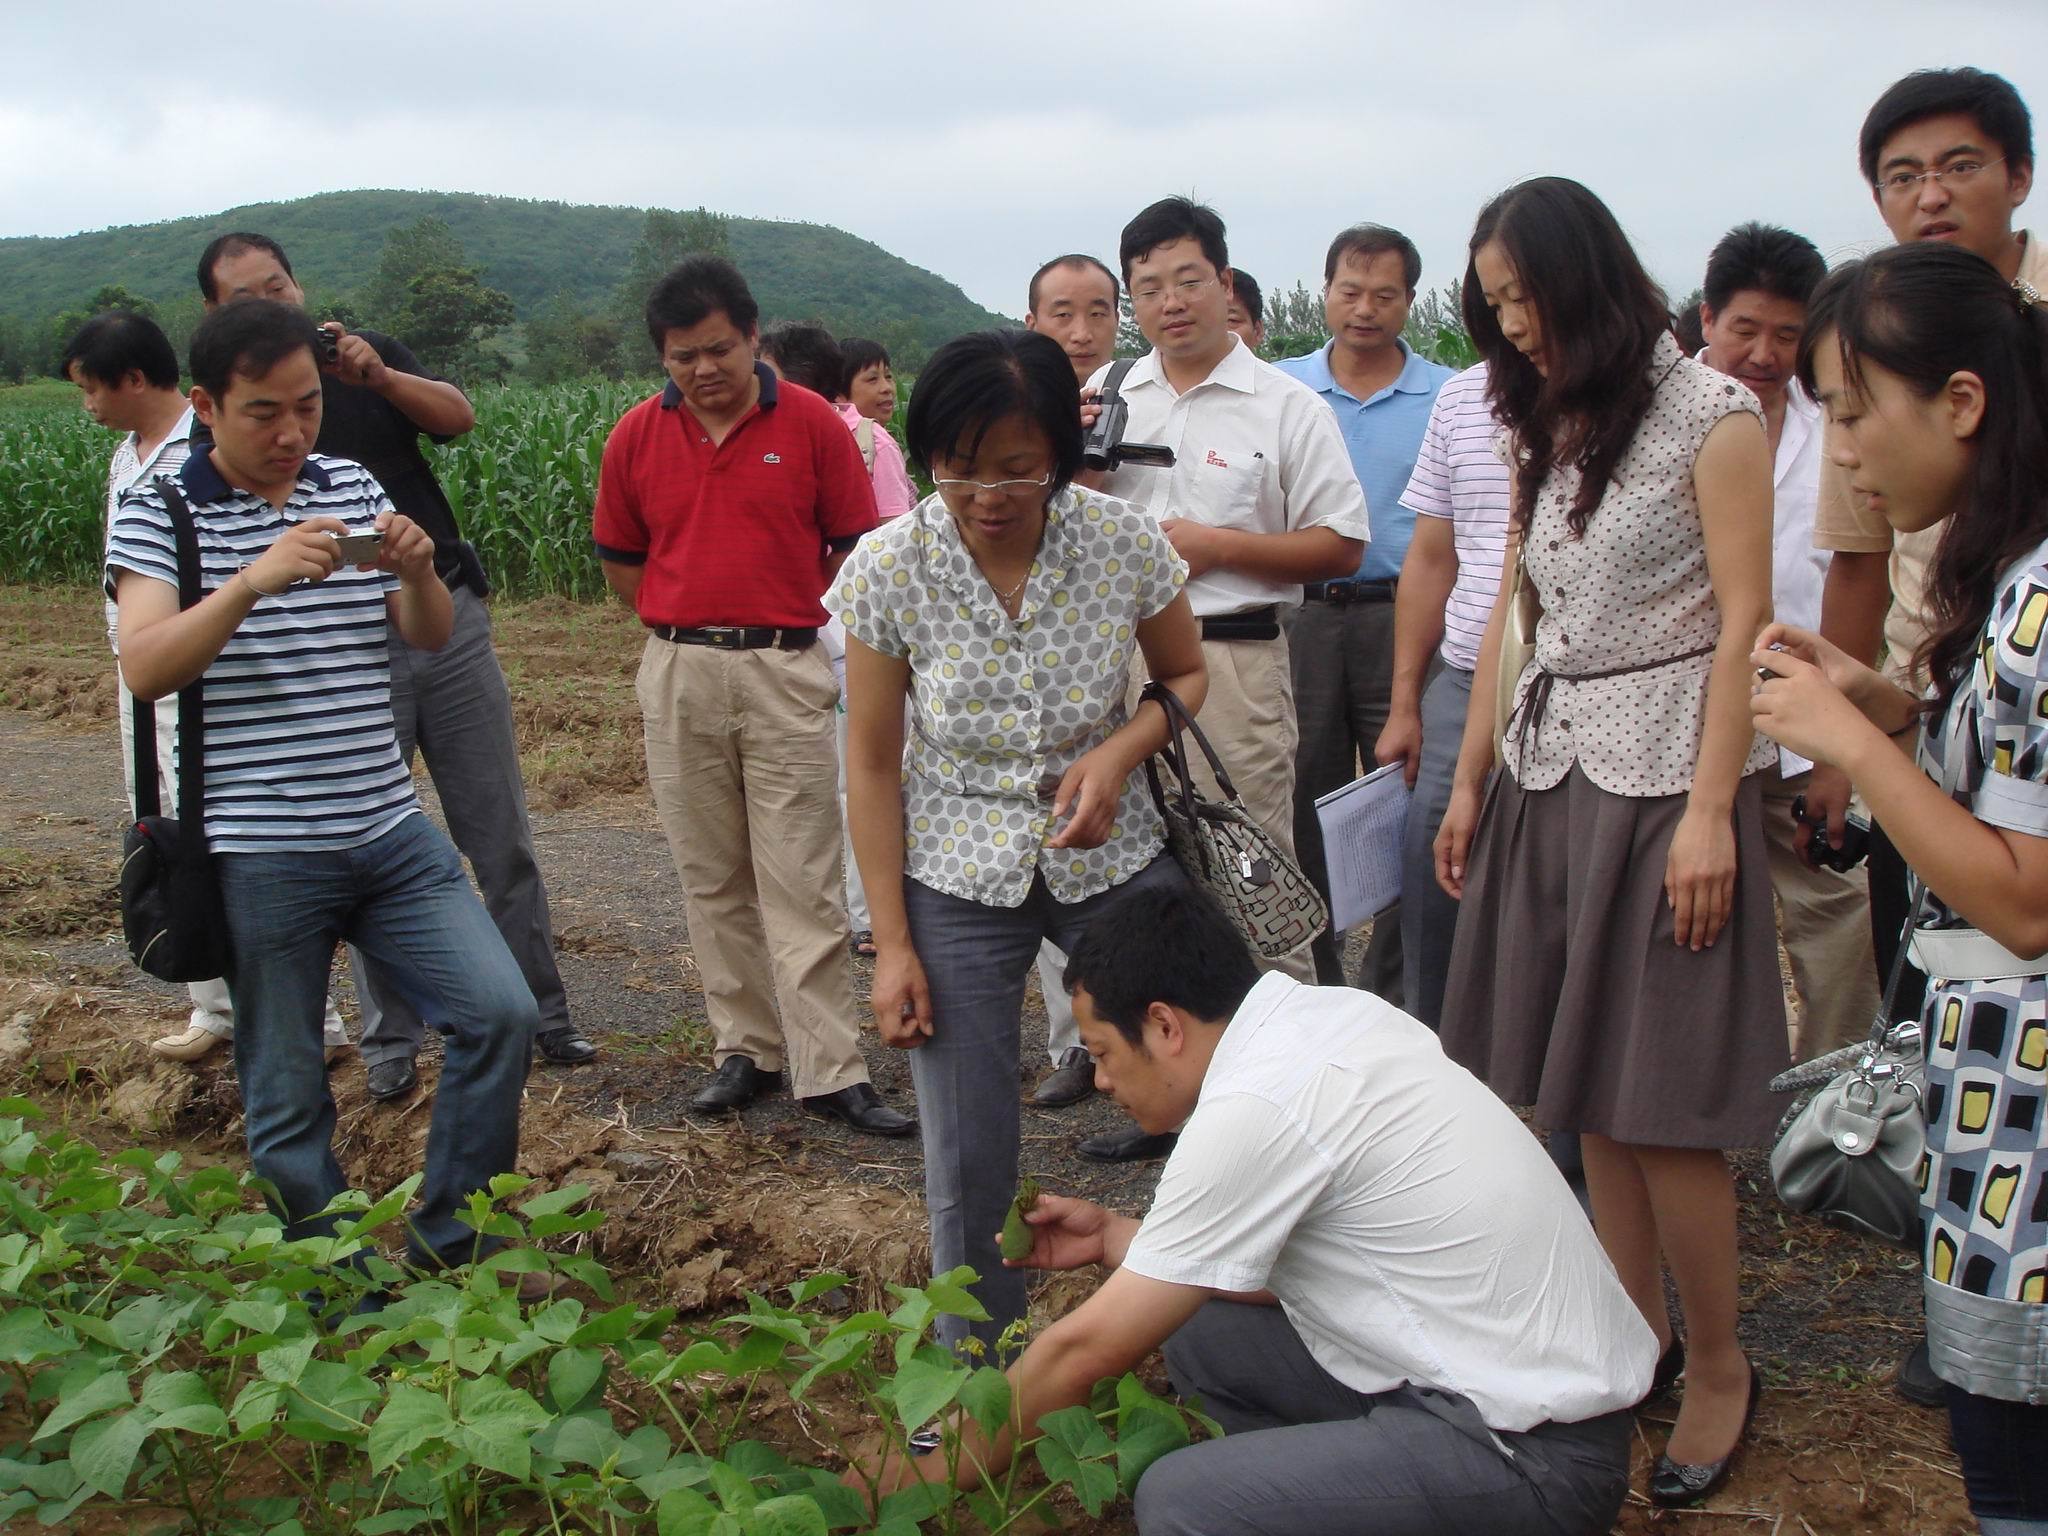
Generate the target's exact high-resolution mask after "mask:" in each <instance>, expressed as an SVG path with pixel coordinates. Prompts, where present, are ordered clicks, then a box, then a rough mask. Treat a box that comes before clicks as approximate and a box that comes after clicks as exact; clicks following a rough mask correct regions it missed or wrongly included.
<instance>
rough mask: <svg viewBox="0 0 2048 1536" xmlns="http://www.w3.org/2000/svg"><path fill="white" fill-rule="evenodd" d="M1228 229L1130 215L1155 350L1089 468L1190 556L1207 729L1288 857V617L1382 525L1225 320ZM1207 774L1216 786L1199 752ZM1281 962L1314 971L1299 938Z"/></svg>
mask: <svg viewBox="0 0 2048 1536" xmlns="http://www.w3.org/2000/svg"><path fill="white" fill-rule="evenodd" d="M1223 233H1224V232H1223V221H1222V220H1221V219H1220V218H1218V217H1217V216H1216V214H1215V212H1214V211H1213V210H1211V209H1209V208H1205V207H1202V206H1201V205H1200V204H1198V203H1193V202H1190V201H1189V200H1188V199H1186V198H1184V197H1169V198H1164V199H1162V200H1160V201H1159V202H1156V203H1154V204H1153V205H1152V206H1151V207H1149V208H1147V209H1146V210H1145V211H1144V212H1143V213H1141V214H1139V215H1138V216H1137V217H1136V218H1135V219H1133V220H1131V222H1130V223H1129V224H1127V225H1125V226H1124V231H1123V238H1122V240H1121V242H1120V243H1119V249H1118V255H1119V257H1120V259H1121V261H1122V264H1123V274H1124V282H1125V284H1126V286H1128V287H1129V289H1130V292H1131V308H1132V312H1133V313H1134V314H1135V315H1136V317H1137V321H1138V329H1139V330H1141V331H1142V332H1143V333H1144V336H1145V339H1146V340H1147V341H1149V342H1150V343H1151V344H1152V350H1151V351H1150V352H1149V353H1147V354H1146V355H1145V356H1144V357H1142V358H1140V359H1138V361H1137V362H1136V363H1135V364H1134V365H1132V366H1131V368H1130V369H1129V371H1128V373H1127V374H1126V375H1125V376H1124V377H1123V378H1122V379H1121V381H1120V382H1119V386H1118V391H1117V393H1118V394H1119V395H1120V397H1121V399H1122V401H1123V403H1124V405H1125V407H1126V409H1127V412H1128V415H1127V417H1126V419H1125V421H1124V422H1123V423H1122V427H1121V431H1120V432H1119V431H1118V430H1117V428H1116V426H1115V425H1114V424H1113V422H1112V421H1111V420H1109V419H1108V418H1109V416H1110V415H1111V414H1112V413H1113V412H1112V413H1105V415H1104V416H1101V417H1098V418H1097V420H1096V422H1095V429H1094V432H1093V433H1092V434H1091V436H1092V438H1093V439H1094V443H1095V444H1101V446H1102V447H1103V448H1104V449H1106V452H1103V453H1102V454H1101V455H1100V457H1101V458H1102V459H1103V461H1105V462H1106V463H1107V464H1108V465H1109V467H1108V468H1107V469H1106V470H1105V471H1104V472H1102V473H1101V474H1100V475H1099V476H1095V477H1087V478H1091V479H1093V481H1094V483H1095V484H1097V485H1098V486H1099V487H1100V488H1101V489H1102V490H1105V491H1107V492H1109V494H1111V495H1112V496H1121V497H1123V498H1124V499H1125V500H1127V501H1133V502H1136V503H1137V504H1138V505H1140V506H1144V507H1149V508H1151V509H1152V511H1153V512H1154V513H1155V514H1157V516H1158V517H1159V519H1160V523H1161V525H1162V526H1163V527H1164V528H1165V530H1166V535H1167V537H1168V539H1170V540H1171V541H1172V543H1173V547H1174V549H1175V550H1176V551H1177V552H1178V553H1179V555H1180V557H1181V558H1182V559H1183V560H1185V561H1187V563H1188V584H1187V594H1188V601H1189V603H1190V604H1191V605H1192V606H1193V608H1194V611H1195V617H1196V618H1198V619H1199V620H1200V621H1201V624H1202V653H1203V657H1204V659H1205V660H1206V661H1207V663H1208V667H1209V696H1208V699H1207V700H1206V701H1205V702H1204V703H1203V705H1202V730H1203V732H1204V734H1206V735H1207V736H1208V738H1209V740H1210V742H1211V743H1212V744H1213V745H1214V746H1215V748H1216V750H1217V752H1218V754H1219V755H1221V757H1222V758H1223V762H1224V765H1225V767H1227V768H1228V769H1229V771H1230V776H1231V779H1232V781H1233V782H1234V783H1235V784H1236V786H1237V790H1238V793H1239V795H1240V796H1241V797H1242V799H1243V801H1244V804H1245V809H1246V810H1248V811H1249V812H1250V813H1251V815H1252V816H1253V818H1254V819H1255V820H1256V821H1257V822H1258V823H1259V825H1260V826H1261V827H1263V828H1265V830H1266V832H1267V833H1268V834H1269V835H1270V836H1271V837H1272V838H1273V840H1274V842H1276V843H1277V844H1278V845H1279V846H1280V847H1281V848H1282V849H1284V850H1286V852H1287V853H1288V855H1289V856H1290V857H1292V855H1293V852H1294V756H1295V746H1296V743H1297V740H1298V733H1297V730H1296V726H1295V719H1294V685H1293V682H1292V680H1291V677H1290V673H1289V667H1288V655H1287V639H1286V636H1285V635H1284V634H1283V633H1282V632H1281V628H1280V618H1281V614H1282V611H1283V610H1285V609H1290V608H1294V607H1298V606H1299V605H1300V603H1301V600H1302V592H1301V589H1302V584H1303V583H1304V582H1311V581H1328V580H1333V579H1335V578H1337V577H1342V576H1349V575H1350V574H1351V573H1352V572H1354V571H1355V570H1357V569H1358V560H1359V555H1360V553H1361V552H1362V551H1363V550H1364V548H1365V545H1366V542H1367V540H1369V539H1370V538H1371V536H1372V534H1371V530H1370V527H1369V525H1368V523H1367V521H1366V506H1365V493H1364V492H1363V491H1362V490H1361V489H1360V488H1359V484H1358V476H1357V475H1356V474H1355V473H1353V471H1352V468H1351V458H1350V455H1349V454H1348V453H1347V452H1346V451H1345V448H1344V438H1343V434H1342V433H1341V432H1340V431H1339V430H1338V427H1337V418H1336V417H1335V416H1334V415H1332V414H1331V412H1330V409H1329V407H1328V406H1326V405H1324V404H1323V402H1322V401H1321V400H1320V399H1319V398H1317V396H1316V393H1315V391H1314V390H1312V389H1310V388H1309V387H1308V386H1307V385H1306V384H1303V383H1302V382H1301V381H1300V380H1298V379H1292V378H1289V377H1288V376H1287V375H1286V374H1284V373H1282V372H1281V371H1280V370H1279V369H1278V368H1275V367H1274V366H1273V365H1272V364H1271V363H1267V362H1262V361H1260V359H1259V358H1257V357H1255V356H1254V355H1253V354H1252V350H1251V348H1249V347H1247V346H1246V345H1245V344H1244V343H1243V342H1242V341H1240V340H1239V339H1238V337H1236V336H1235V335H1233V334H1232V333H1231V330H1230V327H1229V323H1228V315H1229V307H1230V296H1231V270H1230V257H1229V252H1228V250H1227V248H1226V247H1225V244H1224V238H1223ZM1117 366H1120V365H1116V364H1112V365H1110V367H1111V368H1114V367H1117ZM1109 371H1110V369H1109V368H1105V369H1102V370H1100V371H1098V372H1097V373H1096V375H1095V377H1094V378H1093V379H1092V380H1091V381H1090V382H1091V384H1093V385H1095V386H1096V387H1097V388H1100V387H1101V386H1102V385H1103V383H1104V382H1105V380H1106V379H1107V378H1108V376H1109ZM1104 438H1107V439H1108V441H1107V443H1102V440H1103V439H1104ZM1119 438H1121V439H1122V442H1121V443H1119V441H1118V440H1119ZM1092 445H1094V444H1092ZM1134 445H1138V446H1142V445H1155V446H1157V447H1160V448H1165V449H1171V450H1172V453H1173V459H1172V463H1171V467H1170V468H1166V467H1160V466H1159V465H1158V463H1157V462H1156V460H1154V461H1153V462H1151V463H1149V464H1148V463H1146V462H1144V461H1143V458H1142V456H1141V457H1140V458H1137V459H1134V458H1133V456H1132V452H1131V449H1132V447H1133V446H1134ZM1196 773H1197V775H1198V777H1200V778H1201V779H1202V780H1203V781H1204V787H1205V789H1207V790H1208V791H1209V792H1211V793H1214V791H1215V786H1214V785H1213V783H1211V782H1209V775H1208V771H1207V767H1206V765H1197V768H1196ZM1275 968H1276V969H1278V970H1281V971H1284V972H1286V973H1287V974H1288V975H1290V976H1293V977H1294V978H1295V979H1296V980H1298V981H1313V980H1314V979H1315V962H1314V959H1313V957H1312V956H1311V955H1310V953H1309V950H1308V948H1307V947H1306V946H1304V947H1303V948H1302V949H1300V950H1298V951H1297V952H1296V953H1294V954H1292V955H1290V956H1288V957H1287V958H1286V959H1285V960H1283V961H1280V962H1278V963H1277V965H1276V967H1275Z"/></svg>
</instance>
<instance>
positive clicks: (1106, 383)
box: [1096, 357, 1138, 400]
mask: <svg viewBox="0 0 2048 1536" xmlns="http://www.w3.org/2000/svg"><path fill="white" fill-rule="evenodd" d="M1137 366H1138V360H1137V359H1136V358H1135V357H1120V358H1118V359H1117V360H1116V361H1115V362H1113V363H1111V364H1110V365H1109V372H1108V373H1107V374H1106V375H1104V377H1103V380H1102V389H1101V391H1100V392H1099V394H1098V395H1097V397H1096V398H1098V399H1101V400H1108V399H1111V398H1112V397H1114V396H1115V395H1117V394H1118V393H1119V392H1120V391H1121V390H1122V389H1123V383H1124V380H1125V379H1127V378H1129V377H1130V376H1131V370H1132V369H1133V368H1135V367H1137Z"/></svg>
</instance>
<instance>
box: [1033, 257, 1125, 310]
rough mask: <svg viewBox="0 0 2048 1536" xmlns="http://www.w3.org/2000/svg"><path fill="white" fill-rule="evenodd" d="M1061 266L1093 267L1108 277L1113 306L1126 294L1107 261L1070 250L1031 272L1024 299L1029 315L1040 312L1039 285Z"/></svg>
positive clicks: (1110, 300) (1110, 299) (1110, 298)
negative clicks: (1029, 284)
mask: <svg viewBox="0 0 2048 1536" xmlns="http://www.w3.org/2000/svg"><path fill="white" fill-rule="evenodd" d="M1061 267H1093V268H1094V269H1095V270H1096V271H1098V272H1100V273H1101V274H1102V275H1103V276H1104V277H1106V278H1108V279H1109V302H1110V304H1111V305H1112V306H1114V305H1115V304H1117V303H1118V302H1119V301H1120V300H1121V299H1122V298H1123V296H1124V290H1123V285H1122V284H1121V283H1119V282H1118V281H1117V280H1116V274H1115V273H1114V272H1112V271H1110V270H1109V267H1108V266H1107V265H1106V264H1105V263H1103V262H1100V261H1097V260H1096V259H1095V258H1094V257H1093V256H1087V255H1083V254H1082V253H1081V252H1079V251H1069V252H1068V253H1067V254H1066V255H1064V256H1055V257H1053V259H1052V260H1051V261H1048V262H1047V263H1046V264H1045V265H1044V266H1042V267H1040V268H1039V269H1038V270H1037V271H1036V272H1034V273H1032V274H1031V290H1030V292H1029V293H1028V294H1027V295H1026V296H1025V299H1024V312H1025V313H1026V314H1027V315H1035V314H1037V313H1038V285H1039V284H1040V283H1042V282H1044V281H1045V275H1046V273H1048V272H1055V271H1058V270H1059V269H1060V268H1061Z"/></svg>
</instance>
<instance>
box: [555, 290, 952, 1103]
mask: <svg viewBox="0 0 2048 1536" xmlns="http://www.w3.org/2000/svg"><path fill="white" fill-rule="evenodd" d="M759 318H760V309H759V306H757V305H756V304H755V303H754V298H753V295H752V294H751V293H749V292H748V291H747V284H746V280H745V279H744V278H742V277H741V276H740V274H739V272H738V270H737V269H735V268H734V267H733V265H732V263H730V262H728V261H725V260H722V259H720V258H718V257H711V256H694V257H691V258H690V259H689V260H687V261H685V262H683V263H682V264H681V265H680V266H678V267H677V268H675V270H674V271H672V272H670V273H669V274H668V275H667V276H666V277H664V278H663V279H662V280H661V281H660V282H659V283H657V284H655V287H654V292H653V293H652V294H651V295H650V296H649V297H648V300H647V332H648V335H649V336H650V337H651V338H652V339H653V341H654V346H655V349H656V351H658V352H659V353H660V354H661V362H662V367H663V368H664V369H665V370H666V371H667V373H668V376H669V383H668V385H667V387H666V388H664V389H663V390H662V392H661V393H660V394H659V395H656V396H654V397H653V398H652V399H648V400H643V401H641V402H640V404H638V405H636V406H634V407H633V409H632V410H630V411H628V412H627V413H626V414H625V415H624V416H623V417H621V418H620V420H619V424H618V426H617V427H615V428H614V429H613V430H612V435H611V438H610V440H609V441H608V442H606V444H605V449H604V465H603V469H602V471H601V474H600V476H599V480H598V490H597V510H596V513H595V516H594V517H593V519H592V522H593V534H594V537H595V539H596V543H597V552H598V554H599V556H600V557H601V558H602V559H603V561H604V575H605V580H606V581H608V582H609V583H611V587H612V590H613V591H615V592H617V593H618V594H619V596H621V597H623V598H624V599H625V600H626V601H627V602H629V603H631V604H632V605H633V610H634V612H636V613H638V614H639V615H640V621H641V622H642V623H643V624H645V625H646V626H647V627H648V629H649V630H650V631H651V633H650V635H649V637H648V641H647V648H646V650H645V652H644V653H643V654H642V656H641V659H640V674H639V677H638V679H637V682H636V684H635V686H636V689H637V691H638V693H639V696H640V713H641V718H642V721H643V724H644V728H645V731H646V737H647V779H648V784H649V786H650V787H651V788H652V789H653V791H654V806H655V811H656V813H657V814H658V815H659V816H660V817H661V825H662V831H663V832H664V833H666V834H667V836H668V844H669V850H670V852H671V853H672V854H673V855H674V858H675V862H676V873H677V874H678V875H680V876H681V877H682V882H683V898H684V916H685V918H686V919H687V921H688V923H689V928H690V948H691V952H692V954H693V955H694V957H695V959H696V962H697V971H698V974H699V975H700V976H701V977H702V978H703V987H704V1006H705V1010H706V1011H707V1012H708V1013H709V1014H710V1016H711V1031H712V1037H713V1040H714V1043H715V1047H716V1062H717V1070H716V1071H715V1072H714V1073H713V1075H712V1078H711V1080H710V1082H709V1083H708V1084H706V1085H705V1087H704V1088H703V1090H702V1091H701V1092H699V1093H698V1095H697V1097H696V1098H695V1099H693V1100H692V1101H691V1107H692V1108H694V1109H696V1110H698V1111H699V1112H701V1113H706V1114H715V1113H723V1112H725V1111H728V1110H733V1109H737V1108H738V1107H739V1106H740V1105H742V1104H745V1103H746V1102H747V1101H748V1100H750V1099H753V1098H755V1097H757V1096H758V1095H760V1094H761V1093H764V1092H766V1091H767V1090H768V1089H769V1088H771V1087H773V1086H774V1084H775V1082H776V1079H777V1076H778V1074H779V1072H780V1070H781V1067H782V1064H783V1057H784V1054H785V1050H784V1047H785V1044H786V1046H787V1056H788V1064H789V1072H790V1078H791V1083H792V1086H793V1087H794V1088H795V1090H796V1093H797V1095H798V1097H799V1098H801V1099H802V1101H803V1103H804V1107H805V1108H807V1109H809V1110H812V1111H813V1112H815V1113H819V1114H827V1115H833V1116H836V1117H837V1118H839V1119H841V1120H844V1121H845V1122H846V1123H847V1124H848V1125H851V1126H853V1127H854V1128H855V1129H857V1130H862V1131H869V1132H873V1133H875V1134H877V1135H882V1136H902V1135H905V1134H907V1133H908V1132H910V1131H911V1130H912V1129H914V1128H915V1126H916V1122H915V1121H914V1120H912V1119H910V1118H909V1117H908V1116H905V1115H902V1114H899V1113H897V1112H896V1111H895V1110H893V1109H891V1108H890V1107H889V1106H888V1105H886V1104H884V1103H883V1102H882V1100H881V1098H880V1096H879V1095H878V1094H876V1092H875V1090H874V1087H873V1085H872V1084H871V1083H870V1082H869V1081H868V1072H867V1065H866V1063H865V1062H863V1061H862V1059H861V1054H860V1036H859V1030H860V1026H859V1023H858V1016H857V1015H856V1013H855V1011H854V1001H853V982H852V977H851V976H850V975H849V974H848V972H847V961H846V932H845V927H846V924H845V912H844V909H843V908H841V907H840V905H839V903H838V890H839V884H838V869H839V847H840V822H839V803H838V798H837V795H836V792H835V789H836V785H837V782H838V770H837V766H836V763H835V759H834V755H833V709H834V706H835V704H836V702H837V699H838V688H837V685H836V684H835V683H834V682H833V679H832V666H831V663H830V662H829V661H827V660H826V658H825V652H824V649H823V648H822V647H821V646H819V645H818V644H817V635H818V630H819V627H820V626H822V625H823V624H824V622H825V610H824V606H823V604H822V603H821V602H820V600H819V598H820V594H821V593H823V592H824V591H825V589H826V587H827V586H828V585H830V583H831V582H832V580H833V578H834V577H835V575H836V574H837V572H838V570H839V564H840V561H841V560H843V559H844V558H845V556H846V552H847V551H848V550H849V549H851V548H852V547H853V545H854V543H855V541H856V540H858V539H859V537H860V536H861V535H862V534H863V533H865V532H867V531H868V530H869V529H870V528H872V527H874V526H875V521H876V519H875V497H874V492H873V490H872V489H871V488H870V486H869V483H868V475H867V470H866V468H865V467H864V466H863V465H862V463H861V457H860V450H859V449H858V448H857V447H856V446H855V445H854V441H853V437H852V435H851V434H850V433H848V432H847V430H846V424H845V423H844V422H842V421H841V420H840V419H839V415H838V413H837V412H836V411H834V410H833V409H832V407H831V405H830V404H829V403H827V402H826V401H825V400H824V399H822V398H821V397H819V396H818V395H815V394H813V393H811V392H810V391H809V390H807V389H804V388H802V387H801V386H799V385H795V384H789V383H785V382H782V381H780V380H778V379H777V378H776V377H775V375H774V374H773V373H772V372H771V371H770V370H769V369H767V368H766V367H764V366H762V365H760V364H759V363H757V362H755V360H754V343H755V339H756V333H757V331H758V324H757V322H758V320H759ZM778 1000H779V1001H780V1003H781V1021H780V1026H779V1027H778V1024H777V1016H776V1004H777V1001H778Z"/></svg>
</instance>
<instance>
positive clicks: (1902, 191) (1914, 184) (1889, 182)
mask: <svg viewBox="0 0 2048 1536" xmlns="http://www.w3.org/2000/svg"><path fill="white" fill-rule="evenodd" d="M2004 163H2005V156H2003V155H2000V156H1999V157H1998V158H1997V159H1996V160H1958V161H1956V162H1955V164H1953V165H1945V166H1943V167H1942V168H1941V169H1940V170H1938V171H1893V172H1892V173H1891V175H1889V176H1887V177H1885V179H1884V180H1883V181H1880V182H1878V183H1876V186H1877V190H1878V192H1879V193H1880V194H1882V195H1883V196H1885V197H1888V198H1891V199H1892V200H1893V201H1895V202H1904V201H1905V200H1906V199H1907V198H1909V197H1913V196H1915V195H1917V194H1918V193H1919V191H1920V183H1921V182H1923V181H1931V182H1933V183H1934V184H1935V185H1936V186H1946V187H1948V188H1950V189H1951V190H1953V189H1954V188H1956V187H1967V186H1968V185H1969V184H1970V183H1971V182H1973V181H1975V180H1976V179H1977V177H1978V176H1979V175H1981V174H1982V173H1983V172H1985V171H1988V170H1990V169H1991V167H1992V166H1994V165H2003V164H2004Z"/></svg>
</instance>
